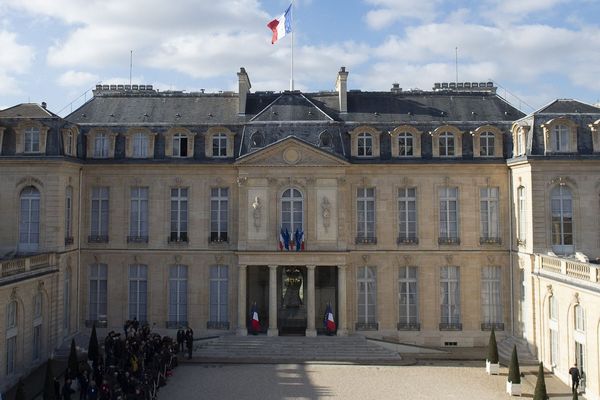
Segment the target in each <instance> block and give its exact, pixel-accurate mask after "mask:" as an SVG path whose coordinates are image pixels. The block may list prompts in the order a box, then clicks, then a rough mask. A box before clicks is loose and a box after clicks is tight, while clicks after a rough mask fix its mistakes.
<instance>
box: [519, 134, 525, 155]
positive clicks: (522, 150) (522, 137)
mask: <svg viewBox="0 0 600 400" xmlns="http://www.w3.org/2000/svg"><path fill="white" fill-rule="evenodd" d="M523 154H525V134H524V133H523V131H522V130H521V128H520V129H519V131H518V132H517V155H518V156H522V155H523Z"/></svg>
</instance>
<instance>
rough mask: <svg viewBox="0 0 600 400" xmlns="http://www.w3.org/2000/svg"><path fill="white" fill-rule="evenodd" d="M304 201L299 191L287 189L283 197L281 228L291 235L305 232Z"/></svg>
mask: <svg viewBox="0 0 600 400" xmlns="http://www.w3.org/2000/svg"><path fill="white" fill-rule="evenodd" d="M303 214H304V200H303V198H302V193H300V191H299V190H298V189H293V188H292V189H287V190H286V191H285V192H283V194H282V195H281V227H282V229H284V230H285V229H287V230H288V232H289V233H290V234H292V233H293V232H295V231H296V229H300V231H304V228H303V219H304V215H303Z"/></svg>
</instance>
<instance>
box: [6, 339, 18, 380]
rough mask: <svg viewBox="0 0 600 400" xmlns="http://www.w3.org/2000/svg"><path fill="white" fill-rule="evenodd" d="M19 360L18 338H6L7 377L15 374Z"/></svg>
mask: <svg viewBox="0 0 600 400" xmlns="http://www.w3.org/2000/svg"><path fill="white" fill-rule="evenodd" d="M16 358H17V337H16V336H12V337H9V338H6V375H11V374H14V373H15V364H16Z"/></svg>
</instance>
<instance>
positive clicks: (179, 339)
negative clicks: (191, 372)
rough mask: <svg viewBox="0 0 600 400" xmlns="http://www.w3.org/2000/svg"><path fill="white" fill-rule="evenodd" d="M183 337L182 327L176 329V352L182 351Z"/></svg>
mask: <svg viewBox="0 0 600 400" xmlns="http://www.w3.org/2000/svg"><path fill="white" fill-rule="evenodd" d="M184 339H185V333H184V332H183V329H181V328H179V330H178V331H177V352H183V342H184Z"/></svg>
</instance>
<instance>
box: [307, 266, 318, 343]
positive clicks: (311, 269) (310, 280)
mask: <svg viewBox="0 0 600 400" xmlns="http://www.w3.org/2000/svg"><path fill="white" fill-rule="evenodd" d="M315 268H316V266H314V265H307V266H306V269H307V270H308V274H307V279H306V289H307V290H306V291H307V296H306V318H307V327H306V333H305V335H306V336H317V330H316V329H315Z"/></svg>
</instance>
